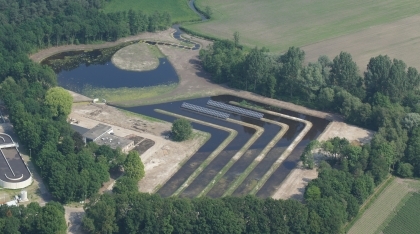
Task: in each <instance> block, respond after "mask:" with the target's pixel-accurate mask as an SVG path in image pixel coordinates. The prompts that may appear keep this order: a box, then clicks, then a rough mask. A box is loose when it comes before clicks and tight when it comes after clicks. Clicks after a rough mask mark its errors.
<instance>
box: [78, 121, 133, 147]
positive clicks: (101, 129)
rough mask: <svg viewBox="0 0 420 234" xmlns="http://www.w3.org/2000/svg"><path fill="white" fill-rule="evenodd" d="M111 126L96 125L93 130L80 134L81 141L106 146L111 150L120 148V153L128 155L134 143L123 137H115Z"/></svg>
mask: <svg viewBox="0 0 420 234" xmlns="http://www.w3.org/2000/svg"><path fill="white" fill-rule="evenodd" d="M113 133H114V131H113V129H112V127H111V126H108V125H105V124H98V125H96V126H95V127H94V128H92V129H90V130H88V131H86V132H85V133H83V134H82V136H83V140H84V141H85V143H87V142H91V141H93V142H95V143H96V144H98V145H108V146H109V147H111V148H112V149H116V148H121V151H122V152H124V153H128V151H130V150H131V149H133V147H134V141H132V140H129V139H127V138H124V137H120V136H116V135H114V134H113Z"/></svg>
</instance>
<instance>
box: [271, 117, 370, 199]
mask: <svg viewBox="0 0 420 234" xmlns="http://www.w3.org/2000/svg"><path fill="white" fill-rule="evenodd" d="M373 134H374V133H373V131H370V130H367V129H363V128H359V127H355V126H352V125H348V124H346V123H343V122H336V121H333V122H331V123H330V124H329V125H328V126H327V128H326V129H325V130H324V132H323V133H322V134H321V135H320V136H319V137H318V140H319V141H326V140H328V139H331V138H334V137H344V138H346V139H347V140H349V141H350V142H352V143H353V144H358V145H359V144H365V143H368V142H369V141H370V140H371V139H372V137H373ZM320 159H321V158H319V157H318V158H317V157H316V158H315V160H316V161H319V160H320ZM317 177H318V172H317V169H316V168H314V169H312V170H309V169H305V168H304V167H303V166H302V163H299V165H298V167H296V168H295V169H293V170H292V172H290V174H289V175H288V176H287V178H286V179H285V180H284V181H283V183H282V184H281V185H280V187H279V189H278V190H277V191H276V192H275V193H274V194H273V196H272V198H274V199H289V198H293V199H296V200H299V201H302V200H303V194H304V193H305V187H306V185H308V183H309V181H311V180H313V179H316V178H317Z"/></svg>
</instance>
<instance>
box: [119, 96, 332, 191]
mask: <svg viewBox="0 0 420 234" xmlns="http://www.w3.org/2000/svg"><path fill="white" fill-rule="evenodd" d="M209 99H212V100H215V101H219V102H223V103H227V104H228V103H230V102H231V101H235V102H241V101H244V100H243V99H240V98H237V97H234V96H227V95H225V96H215V97H211V98H199V99H192V100H186V101H185V102H188V103H191V104H194V105H198V106H201V107H207V108H210V109H214V110H218V111H222V112H225V113H230V112H226V111H224V110H220V109H216V108H213V107H211V106H208V105H206V103H207V101H208V100H209ZM246 101H247V102H248V103H252V102H251V101H249V100H246ZM182 103H183V101H178V102H170V103H163V104H156V105H150V106H139V107H132V108H126V110H128V111H132V112H135V113H140V114H142V115H148V116H152V117H154V118H158V119H162V120H165V121H169V122H172V121H173V120H174V119H175V117H173V116H170V115H167V114H163V113H159V112H156V111H155V110H156V109H159V110H164V111H167V112H171V113H175V114H178V115H182V116H185V117H188V118H192V119H197V120H200V121H204V122H208V123H211V124H215V125H219V126H223V127H226V128H229V129H233V130H235V131H236V132H237V133H238V134H237V135H236V137H235V138H234V139H233V140H232V141H231V142H230V143H229V144H228V145H227V146H226V147H225V148H224V149H223V150H222V151H221V152H220V153H219V154H217V156H216V157H215V158H214V159H213V160H212V161H211V162H210V163H207V162H205V160H206V159H207V158H208V157H209V156H210V155H211V154H212V152H213V151H214V150H215V149H216V148H217V147H218V146H219V145H220V144H222V142H223V141H224V140H225V139H226V138H227V137H228V136H229V133H228V132H226V131H223V130H220V129H216V128H213V127H209V126H205V125H203V124H198V123H194V122H193V123H192V125H193V127H194V128H195V129H198V130H201V131H205V132H209V133H210V134H211V137H210V139H209V140H208V141H207V142H206V143H205V144H204V145H203V146H202V147H201V148H200V149H199V150H198V151H197V152H196V153H195V154H194V155H193V156H192V157H191V158H190V159H189V160H188V161H187V162H186V163H185V164H184V165H183V166H182V167H181V168H180V169H179V170H178V171H177V172H176V173H175V174H174V175H173V176H172V177H171V179H169V180H168V181H167V182H166V183H165V184H164V185H163V186H162V187H161V188H160V189H159V190H158V193H159V194H160V195H162V196H164V197H167V196H171V195H174V194H175V195H179V196H181V197H196V196H203V195H207V196H210V197H221V196H225V195H231V194H232V195H235V196H241V195H245V194H250V193H252V194H256V195H257V196H259V197H269V196H271V195H272V193H273V192H275V191H276V189H277V188H278V187H279V185H280V184H281V182H282V181H283V180H284V179H285V178H286V177H287V175H288V174H289V173H290V171H291V170H292V169H293V168H295V167H296V165H297V163H298V162H299V157H300V154H301V153H302V151H303V149H304V148H305V146H306V145H307V144H308V143H309V141H311V140H314V139H316V138H317V137H318V136H319V134H321V133H322V132H323V130H324V129H325V127H326V126H327V125H328V123H329V122H328V121H327V120H324V119H320V118H315V117H312V116H307V115H303V114H300V113H296V112H292V111H287V110H279V111H278V112H279V113H282V114H285V115H288V116H292V117H297V118H300V119H303V120H308V121H310V122H311V123H312V127H311V128H310V130H309V131H308V132H307V133H306V134H304V137H303V138H302V140H300V141H297V142H296V143H297V145H296V147H295V148H294V149H293V150H292V151H291V153H290V155H288V156H287V158H286V159H285V160H284V161H283V162H282V163H281V164H280V166H279V167H278V168H277V169H276V170H275V171H274V172H273V173H272V174H270V176H269V178H268V180H267V181H266V182H265V183H259V181H260V180H261V179H262V178H263V176H264V175H265V174H266V173H267V171H268V170H269V169H270V167H271V166H272V165H273V164H274V163H275V162H276V161H277V160H278V159H279V157H281V155H282V154H283V153H284V151H285V150H286V149H287V148H288V147H289V146H290V144H291V143H292V142H294V141H295V139H296V137H297V136H298V135H299V134H300V133H301V131H302V130H303V129H304V128H305V123H302V122H299V121H296V120H292V119H289V118H286V117H279V116H276V115H273V114H267V113H264V118H263V119H256V118H250V117H246V116H244V115H240V114H235V113H230V117H229V119H233V120H234V121H236V122H232V121H229V119H228V120H223V119H218V118H215V117H211V116H208V115H204V114H201V113H197V112H193V111H190V110H186V109H184V108H182V107H181V105H182ZM256 105H258V106H260V107H265V105H264V104H261V103H257V104H256ZM241 107H242V106H241ZM242 108H244V107H242ZM238 121H239V122H238ZM240 122H242V123H247V124H252V125H254V126H257V127H260V128H262V129H263V132H262V134H261V135H259V136H254V134H256V129H255V128H252V127H249V126H243V125H242V124H241V123H240ZM276 123H282V124H285V125H287V126H288V129H287V131H285V133H284V135H283V136H282V137H281V138H280V139H279V140H278V141H275V142H274V145H271V148H270V150H268V152H266V154H265V156H263V157H261V153H262V151H263V150H264V149H265V148H266V147H267V146H268V144H269V143H270V142H271V141H272V139H273V138H274V137H275V136H276V135H277V134H278V133H279V132H280V131H281V130H282V126H280V125H279V124H276ZM253 137H254V141H253V142H252V144H250V145H249V147H248V148H245V149H244V148H243V147H244V145H246V144H247V142H248V141H250V139H251V138H253ZM255 138H256V139H255ZM242 153H243V154H242ZM258 156H260V158H259V159H257V160H258V164H257V165H256V166H255V168H253V169H252V170H250V171H249V170H248V171H247V168H248V167H249V166H250V165H251V164H252V163H253V162H254V161H255V160H256V158H257V157H258ZM232 160H233V164H232ZM226 165H230V167H229V168H226ZM196 170H200V171H201V170H202V172H201V173H198V174H197V173H194V172H195V171H196ZM245 171H247V173H249V174H247V176H246V177H245V178H244V179H243V180H242V182H240V183H239V184H237V185H236V186H235V187H234V188H235V189H233V190H232V192H231V193H229V194H227V193H226V192H227V191H228V190H229V189H232V188H231V187H232V186H233V184H234V182H235V181H236V180H237V179H238V178H239V177H240V176H241V175H243V173H244V172H245ZM221 172H223V173H224V174H223V176H217V175H218V174H219V173H221ZM191 176H194V178H192V177H191ZM216 177H217V178H218V179H216V180H215V178H216ZM187 180H189V181H190V183H187V184H185V182H186V181H187ZM257 185H258V186H259V187H258V188H256V186H257Z"/></svg>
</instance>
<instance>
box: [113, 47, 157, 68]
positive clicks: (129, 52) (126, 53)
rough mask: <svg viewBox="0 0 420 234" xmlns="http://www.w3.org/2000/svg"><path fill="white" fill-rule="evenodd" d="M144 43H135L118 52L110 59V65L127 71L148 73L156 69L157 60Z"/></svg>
mask: <svg viewBox="0 0 420 234" xmlns="http://www.w3.org/2000/svg"><path fill="white" fill-rule="evenodd" d="M149 46H150V45H148V44H146V43H136V44H133V45H129V46H126V47H124V48H122V49H120V50H118V51H117V52H116V53H115V54H114V55H113V56H112V58H111V61H112V63H113V64H114V65H115V66H117V67H118V68H120V69H123V70H128V71H150V70H153V69H155V68H157V67H158V65H159V59H158V58H157V57H156V55H155V54H153V53H152V51H151V50H150V49H149Z"/></svg>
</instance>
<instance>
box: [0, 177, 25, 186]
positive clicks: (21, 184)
mask: <svg viewBox="0 0 420 234" xmlns="http://www.w3.org/2000/svg"><path fill="white" fill-rule="evenodd" d="M31 184H32V176H31V177H29V178H28V179H27V180H24V181H20V182H17V183H15V182H6V181H3V180H0V186H1V187H3V188H6V189H22V188H26V187H28V186H29V185H31Z"/></svg>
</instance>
